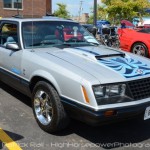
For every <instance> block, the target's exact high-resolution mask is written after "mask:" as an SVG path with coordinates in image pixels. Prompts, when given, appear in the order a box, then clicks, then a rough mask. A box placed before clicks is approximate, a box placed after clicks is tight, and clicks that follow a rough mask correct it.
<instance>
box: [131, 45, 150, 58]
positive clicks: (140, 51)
mask: <svg viewBox="0 0 150 150" xmlns="http://www.w3.org/2000/svg"><path fill="white" fill-rule="evenodd" d="M132 53H134V54H136V55H140V56H144V57H148V56H149V54H148V48H147V47H146V45H145V44H144V43H140V42H138V43H135V44H134V45H133V46H132Z"/></svg>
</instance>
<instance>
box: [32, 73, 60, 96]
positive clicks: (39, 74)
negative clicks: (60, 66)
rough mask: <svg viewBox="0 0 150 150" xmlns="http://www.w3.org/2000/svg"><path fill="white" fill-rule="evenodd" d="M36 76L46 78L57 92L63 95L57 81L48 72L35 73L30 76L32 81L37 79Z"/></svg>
mask: <svg viewBox="0 0 150 150" xmlns="http://www.w3.org/2000/svg"><path fill="white" fill-rule="evenodd" d="M35 76H39V77H41V78H44V79H46V80H48V81H49V82H50V83H51V84H52V85H53V86H54V87H55V88H56V90H57V92H58V93H59V95H61V90H60V87H59V85H58V83H57V81H56V79H55V78H54V77H53V76H52V75H51V74H50V73H49V72H47V71H44V70H36V71H34V72H33V73H32V74H31V76H30V81H31V80H32V79H33V78H34V77H35Z"/></svg>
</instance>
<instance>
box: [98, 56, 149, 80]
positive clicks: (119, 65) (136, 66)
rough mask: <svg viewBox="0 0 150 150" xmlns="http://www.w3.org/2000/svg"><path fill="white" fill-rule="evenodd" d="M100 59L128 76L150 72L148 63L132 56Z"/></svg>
mask: <svg viewBox="0 0 150 150" xmlns="http://www.w3.org/2000/svg"><path fill="white" fill-rule="evenodd" d="M98 61H100V62H101V63H103V64H105V65H106V66H108V67H110V68H112V69H114V70H115V71H117V72H120V73H121V74H122V75H123V76H124V77H126V78H132V77H137V76H143V75H147V74H150V68H149V67H148V66H147V64H144V63H142V62H140V61H139V60H134V59H132V58H112V59H101V60H98Z"/></svg>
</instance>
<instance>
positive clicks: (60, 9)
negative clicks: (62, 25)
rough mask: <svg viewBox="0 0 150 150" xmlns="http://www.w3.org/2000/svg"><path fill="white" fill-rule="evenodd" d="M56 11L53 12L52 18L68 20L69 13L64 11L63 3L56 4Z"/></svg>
mask: <svg viewBox="0 0 150 150" xmlns="http://www.w3.org/2000/svg"><path fill="white" fill-rule="evenodd" d="M57 5H58V10H56V11H54V16H57V17H60V18H70V15H69V12H68V11H67V9H66V5H65V4H63V3H57Z"/></svg>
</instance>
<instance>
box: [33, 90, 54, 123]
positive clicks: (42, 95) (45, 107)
mask: <svg viewBox="0 0 150 150" xmlns="http://www.w3.org/2000/svg"><path fill="white" fill-rule="evenodd" d="M34 111H35V114H36V117H37V119H38V120H39V122H40V123H41V124H43V125H48V124H49V123H50V122H51V120H52V116H53V109H52V103H51V100H50V97H49V96H48V94H47V93H46V92H45V91H43V90H38V91H37V92H36V93H35V96H34Z"/></svg>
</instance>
